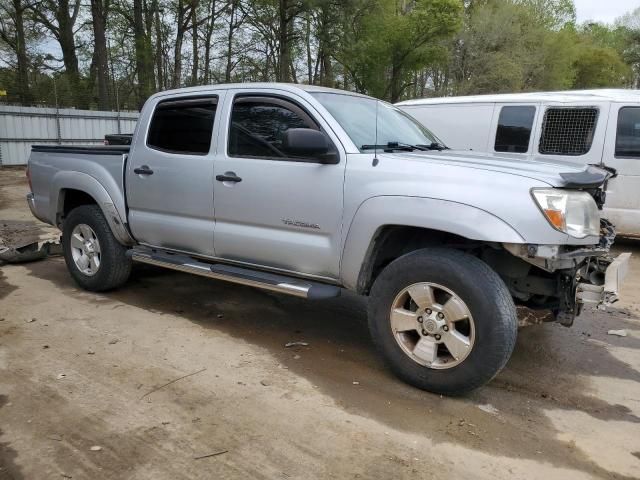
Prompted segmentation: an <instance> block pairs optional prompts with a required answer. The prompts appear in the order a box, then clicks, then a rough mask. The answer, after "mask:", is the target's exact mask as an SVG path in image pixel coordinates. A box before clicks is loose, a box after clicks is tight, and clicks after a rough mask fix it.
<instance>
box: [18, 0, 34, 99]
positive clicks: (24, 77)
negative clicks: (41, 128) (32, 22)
mask: <svg viewBox="0 0 640 480" xmlns="http://www.w3.org/2000/svg"><path fill="white" fill-rule="evenodd" d="M13 9H14V11H15V15H16V17H15V22H16V25H15V28H16V32H15V40H16V44H15V50H16V57H17V60H18V65H17V66H18V72H17V73H18V85H17V91H18V100H20V103H23V104H30V103H31V102H33V95H32V94H31V89H30V88H29V66H28V64H29V60H28V58H27V46H26V39H25V35H24V10H25V6H24V5H23V4H22V0H13Z"/></svg>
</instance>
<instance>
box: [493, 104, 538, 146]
mask: <svg viewBox="0 0 640 480" xmlns="http://www.w3.org/2000/svg"><path fill="white" fill-rule="evenodd" d="M535 116H536V107H534V106H531V105H514V106H505V107H502V108H501V109H500V116H499V118H498V127H497V129H496V140H495V144H494V147H493V148H494V150H495V151H496V152H509V153H527V152H528V151H529V140H530V139H531V131H532V129H533V122H534V119H535Z"/></svg>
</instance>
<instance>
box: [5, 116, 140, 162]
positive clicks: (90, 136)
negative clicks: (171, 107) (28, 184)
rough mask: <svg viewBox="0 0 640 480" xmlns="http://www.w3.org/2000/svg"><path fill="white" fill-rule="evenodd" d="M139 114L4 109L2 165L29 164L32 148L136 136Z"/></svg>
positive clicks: (89, 142)
mask: <svg viewBox="0 0 640 480" xmlns="http://www.w3.org/2000/svg"><path fill="white" fill-rule="evenodd" d="M137 120H138V112H102V111H94V110H75V109H59V110H57V109H55V108H39V107H17V106H16V107H14V106H0V165H25V164H26V163H27V159H28V158H29V152H30V151H31V145H34V144H43V145H82V144H85V145H100V144H102V142H103V140H104V136H105V135H107V134H110V133H133V130H134V128H135V126H136V122H137Z"/></svg>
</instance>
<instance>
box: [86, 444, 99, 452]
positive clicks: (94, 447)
mask: <svg viewBox="0 0 640 480" xmlns="http://www.w3.org/2000/svg"><path fill="white" fill-rule="evenodd" d="M89 450H91V451H92V452H99V451H100V450H102V447H101V446H100V445H94V446H93V447H91V448H90V449H89Z"/></svg>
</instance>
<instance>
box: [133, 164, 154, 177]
mask: <svg viewBox="0 0 640 480" xmlns="http://www.w3.org/2000/svg"><path fill="white" fill-rule="evenodd" d="M133 173H135V174H136V175H153V170H151V169H150V168H149V167H148V166H147V165H142V166H141V167H138V168H134V169H133Z"/></svg>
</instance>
